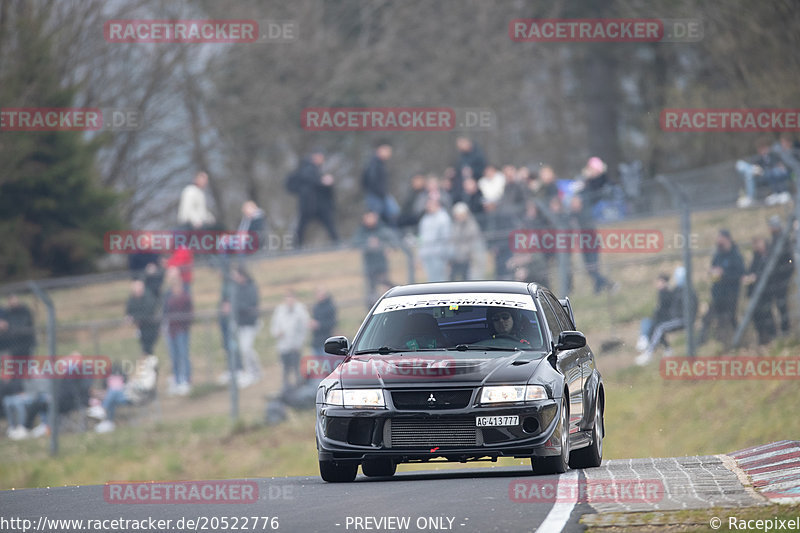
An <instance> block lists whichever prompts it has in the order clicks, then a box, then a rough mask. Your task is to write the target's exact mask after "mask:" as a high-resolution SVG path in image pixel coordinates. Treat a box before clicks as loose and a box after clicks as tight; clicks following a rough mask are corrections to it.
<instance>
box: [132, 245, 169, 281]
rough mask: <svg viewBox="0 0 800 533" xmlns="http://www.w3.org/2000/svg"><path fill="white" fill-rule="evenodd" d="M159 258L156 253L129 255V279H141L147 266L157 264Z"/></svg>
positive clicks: (144, 252)
mask: <svg viewBox="0 0 800 533" xmlns="http://www.w3.org/2000/svg"><path fill="white" fill-rule="evenodd" d="M160 257H161V256H160V255H159V254H158V253H155V252H147V251H144V250H141V251H139V252H137V253H133V254H130V255H129V256H128V270H130V271H131V277H132V278H133V279H141V278H142V276H143V275H144V272H145V270H146V269H147V266H148V265H150V264H153V263H155V264H158V261H159V258H160Z"/></svg>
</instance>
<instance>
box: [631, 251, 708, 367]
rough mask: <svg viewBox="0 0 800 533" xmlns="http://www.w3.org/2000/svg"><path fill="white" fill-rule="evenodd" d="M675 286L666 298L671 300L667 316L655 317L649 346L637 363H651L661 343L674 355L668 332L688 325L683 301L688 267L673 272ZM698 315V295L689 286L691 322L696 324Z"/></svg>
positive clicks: (669, 354)
mask: <svg viewBox="0 0 800 533" xmlns="http://www.w3.org/2000/svg"><path fill="white" fill-rule="evenodd" d="M672 278H673V281H674V284H675V286H674V287H673V288H672V290H671V291H670V293H669V295H667V296H666V297H665V300H666V301H667V302H669V309H668V310H667V311H666V316H658V317H657V320H658V321H656V317H654V319H653V328H652V332H651V334H650V338H649V340H648V343H647V348H646V349H645V350H644V352H643V353H642V354H640V355H639V356H638V357H637V358H636V363H637V364H638V365H640V366H644V365H646V364H647V363H649V362H650V361H651V360H652V358H653V353H654V352H655V350H656V348H657V347H658V345H659V344H662V345H663V346H664V355H665V356H666V357H669V356H671V355H672V349H671V348H670V346H669V342H667V337H666V335H667V333H670V332H672V331H677V330H680V329H683V328H685V327H686V321H685V320H684V309H683V303H684V301H685V299H686V269H685V268H684V267H682V266H679V267H677V268H676V269H675V272H673V274H672ZM660 304H661V293H660V292H659V309H657V310H656V312H657V313H658V311H660ZM696 315H697V296H696V295H695V293H694V291H693V290H692V289H691V287H690V288H689V316H690V318H689V320H690V324H694V319H695V316H696Z"/></svg>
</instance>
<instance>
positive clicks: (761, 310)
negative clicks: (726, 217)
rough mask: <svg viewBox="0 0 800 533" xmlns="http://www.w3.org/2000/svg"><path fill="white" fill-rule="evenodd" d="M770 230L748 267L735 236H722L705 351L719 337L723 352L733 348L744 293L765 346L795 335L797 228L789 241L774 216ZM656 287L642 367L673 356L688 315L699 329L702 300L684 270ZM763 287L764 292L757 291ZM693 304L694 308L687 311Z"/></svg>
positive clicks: (703, 327) (703, 336) (644, 332)
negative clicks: (675, 337) (659, 353)
mask: <svg viewBox="0 0 800 533" xmlns="http://www.w3.org/2000/svg"><path fill="white" fill-rule="evenodd" d="M767 225H768V227H769V237H765V236H762V235H758V236H756V237H754V238H753V241H752V256H751V258H750V263H749V266H748V265H746V264H745V260H744V257H743V256H742V253H741V251H740V250H739V247H738V246H737V244H736V242H735V241H734V239H733V236H732V235H731V232H730V231H729V230H727V229H721V230H719V232H718V234H717V239H716V247H715V251H714V254H713V256H712V258H711V265H710V266H709V268H708V278H709V280H710V281H711V295H710V296H711V298H710V300H709V304H708V308H707V310H706V311H705V313H704V314H703V317H702V319H701V324H700V333H699V339H698V344H699V345H703V344H704V343H706V342H707V341H708V340H709V339H710V338H711V336H712V335H714V337H715V338H716V339H717V340H718V341H719V342H721V343H722V345H723V346H725V347H726V348H730V343H731V340H732V339H733V337H734V333H735V332H736V330H737V327H738V326H739V321H740V317H739V300H740V294H741V291H742V288H743V287H744V288H745V291H746V296H747V298H748V300H749V301H750V302H752V303H749V305H752V307H753V311H752V316H750V317H749V319H750V320H752V324H753V328H754V330H755V332H756V335H757V339H758V344H759V345H761V346H764V345H767V344H769V343H770V342H772V341H773V340H774V339H775V338H776V337H778V336H779V335H788V334H789V333H790V331H791V328H792V324H791V317H790V313H789V306H788V298H789V291H790V284H791V281H792V277H793V276H794V270H795V267H794V254H793V250H794V246H795V239H796V232H797V229H796V227H795V226H796V224H793V226H792V230H791V232H790V234H788V235H784V233H785V232H786V231H787V229H786V228H785V227H784V223H783V221H782V220H781V218H780V217H779V216H778V215H773V216H771V217H770V218H769V219H768V221H767ZM771 257H772V258H773V259H772V262H771V263H770V258H771ZM768 267H770V268H769V269H768ZM655 286H656V291H657V303H656V308H655V311H654V312H653V315H652V317H649V318H646V319H644V320H642V323H641V328H640V336H639V340H638V342H637V344H636V348H637V349H638V350H639V351H640V354H639V356H638V357H637V358H636V363H637V364H639V365H646V364H648V363H649V362H650V361H651V360H652V359H653V356H654V353H655V352H656V350H657V349H658V348H659V346H661V347H663V348H664V352H663V353H664V356H667V357H668V356H670V355H671V354H672V351H671V349H670V345H669V342H668V340H667V334H668V333H671V332H674V331H678V330H682V329H685V327H686V323H687V322H686V317H687V314H686V310H687V309H688V319H689V323H691V324H694V322H695V319H696V317H697V311H698V302H697V296H696V294H695V293H694V291H693V290H692V288H691V287H690V286H687V285H686V271H685V269H684V268H683V267H677V268H676V269H675V271H674V273H673V274H672V279H671V280H670V275H669V274H666V273H661V274H659V275H658V277H657V278H656V280H655ZM759 286H761V288H760V289H759V290H758V291H757V290H756V288H757V287H759ZM687 298H688V306H686V305H685V302H686V301H687Z"/></svg>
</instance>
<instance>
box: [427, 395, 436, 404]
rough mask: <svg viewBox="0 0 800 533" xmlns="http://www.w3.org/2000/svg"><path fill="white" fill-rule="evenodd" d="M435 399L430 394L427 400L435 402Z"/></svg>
mask: <svg viewBox="0 0 800 533" xmlns="http://www.w3.org/2000/svg"><path fill="white" fill-rule="evenodd" d="M435 401H436V398H434V396H433V393H431V395H430V397H429V398H428V402H435Z"/></svg>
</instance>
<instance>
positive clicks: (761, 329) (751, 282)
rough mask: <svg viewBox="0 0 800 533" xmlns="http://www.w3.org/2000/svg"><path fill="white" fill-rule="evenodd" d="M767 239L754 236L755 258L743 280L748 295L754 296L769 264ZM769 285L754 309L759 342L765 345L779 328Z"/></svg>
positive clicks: (754, 321) (754, 323)
mask: <svg viewBox="0 0 800 533" xmlns="http://www.w3.org/2000/svg"><path fill="white" fill-rule="evenodd" d="M768 257H769V255H768V254H767V240H766V239H764V237H753V259H752V260H751V261H750V268H748V269H747V274H746V275H745V276H744V277H743V278H742V281H743V282H744V284H745V285H746V286H747V297H748V298H752V297H753V289H755V286H756V283H758V280H759V279H761V277H762V276H763V274H764V267H766V266H767V258H768ZM766 289H767V287H765V290H764V291H763V292H762V293H761V296H760V298H759V300H758V303H756V306H755V309H754V310H753V326H754V327H755V329H756V333H757V334H758V344H760V345H762V346H764V345H766V344H769V343H770V342H771V341H772V339H774V338H775V335H776V333H777V330H776V328H775V317H774V316H773V315H772V299H771V298H770V296H771V295H769V294H767V292H768V291H767V290H766Z"/></svg>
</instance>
